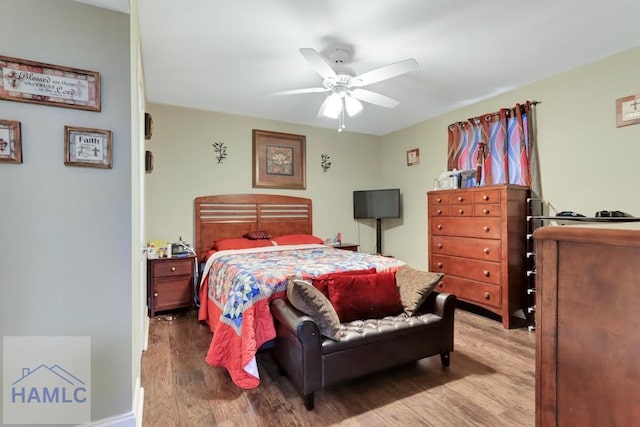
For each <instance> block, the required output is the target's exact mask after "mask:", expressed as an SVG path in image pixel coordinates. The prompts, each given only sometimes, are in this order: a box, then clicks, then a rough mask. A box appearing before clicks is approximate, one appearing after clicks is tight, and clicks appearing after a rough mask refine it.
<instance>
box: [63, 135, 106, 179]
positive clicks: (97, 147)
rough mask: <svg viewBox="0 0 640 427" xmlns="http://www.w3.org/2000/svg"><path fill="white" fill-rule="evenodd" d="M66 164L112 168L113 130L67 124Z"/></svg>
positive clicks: (65, 141) (65, 142)
mask: <svg viewBox="0 0 640 427" xmlns="http://www.w3.org/2000/svg"><path fill="white" fill-rule="evenodd" d="M64 164H65V165H67V166H89V167H94V168H104V169H111V131H110V130H101V129H90V128H79V127H72V126H65V127H64Z"/></svg>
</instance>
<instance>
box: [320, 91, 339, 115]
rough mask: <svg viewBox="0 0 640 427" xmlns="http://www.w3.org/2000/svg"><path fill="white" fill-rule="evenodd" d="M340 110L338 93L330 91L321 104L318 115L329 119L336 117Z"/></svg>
mask: <svg viewBox="0 0 640 427" xmlns="http://www.w3.org/2000/svg"><path fill="white" fill-rule="evenodd" d="M341 111H342V98H341V97H340V95H337V94H335V93H332V94H331V95H329V97H328V98H327V99H326V101H325V102H324V104H322V109H321V110H320V115H322V116H324V117H329V118H330V119H337V118H338V116H339V115H340V112H341Z"/></svg>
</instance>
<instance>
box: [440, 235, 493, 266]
mask: <svg viewBox="0 0 640 427" xmlns="http://www.w3.org/2000/svg"><path fill="white" fill-rule="evenodd" d="M500 247H501V242H500V240H491V239H473V238H467V237H450V236H435V235H434V236H433V237H432V238H431V248H430V251H431V253H432V254H434V255H453V256H459V257H465V258H474V259H481V260H486V261H498V262H499V261H500V260H501V253H500Z"/></svg>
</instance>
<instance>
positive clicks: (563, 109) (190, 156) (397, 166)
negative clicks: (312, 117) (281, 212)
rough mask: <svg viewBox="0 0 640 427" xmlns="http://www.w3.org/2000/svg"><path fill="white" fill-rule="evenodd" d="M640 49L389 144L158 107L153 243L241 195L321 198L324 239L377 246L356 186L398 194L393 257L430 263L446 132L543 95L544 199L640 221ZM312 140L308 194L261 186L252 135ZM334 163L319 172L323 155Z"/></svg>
mask: <svg viewBox="0 0 640 427" xmlns="http://www.w3.org/2000/svg"><path fill="white" fill-rule="evenodd" d="M639 70H640V48H637V49H634V50H631V51H627V52H625V53H622V54H619V55H616V56H613V57H611V58H608V59H605V60H603V61H600V62H597V63H594V64H591V65H588V66H585V67H582V68H579V69H576V70H573V71H570V72H567V73H564V74H561V75H558V76H556V77H553V78H550V79H546V80H543V81H541V82H538V83H535V84H531V85H528V86H525V87H523V88H519V89H517V90H514V91H512V92H509V93H506V94H504V95H500V96H497V97H494V98H491V99H488V100H485V101H482V102H479V103H477V104H474V105H471V106H468V107H465V108H462V109H459V110H457V111H454V112H451V113H449V114H446V115H443V116H440V117H437V118H434V119H431V120H427V121H425V122H422V123H419V124H417V125H415V126H411V127H409V128H406V129H403V130H400V131H398V132H394V133H391V134H388V135H386V136H383V137H375V136H370V135H360V134H352V133H348V132H345V133H342V134H339V133H337V132H336V131H334V130H330V129H319V128H313V127H305V126H297V125H292V124H287V123H280V122H273V121H266V120H259V119H253V118H248V117H240V116H233V115H227V114H219V113H210V112H204V111H197V110H189V109H185V108H179V107H170V106H165V105H157V104H156V105H154V104H151V105H150V106H149V111H150V112H151V114H152V115H153V118H154V123H155V129H154V135H153V138H152V140H151V141H150V142H148V144H147V145H148V148H150V149H151V150H152V151H153V153H154V155H155V159H156V161H155V166H156V167H155V170H154V171H153V173H152V174H150V175H148V179H147V189H148V196H147V199H148V205H147V207H148V211H147V218H148V222H147V229H148V236H149V238H166V239H169V240H174V239H177V238H178V236H180V235H182V237H183V238H185V239H187V240H189V241H193V219H192V216H193V198H194V197H196V196H199V195H206V194H219V193H239V192H274V193H282V194H291V195H300V196H303V197H311V198H312V199H313V202H314V232H315V234H317V235H319V236H320V237H323V238H327V237H330V236H332V235H333V234H335V233H336V232H337V231H341V232H342V233H343V236H344V240H345V241H350V242H355V243H360V244H361V248H360V249H361V250H364V251H366V252H373V251H374V249H375V230H374V228H372V227H373V226H374V224H373V223H372V222H371V223H368V224H367V223H365V222H355V221H354V220H353V219H352V202H351V197H352V191H353V190H356V189H364V188H390V187H399V188H401V190H402V197H403V218H402V219H399V220H384V221H383V230H384V231H383V247H384V251H385V252H387V253H391V254H393V255H395V256H396V257H398V258H400V259H402V260H404V261H406V262H408V263H409V264H411V265H413V266H416V267H420V268H426V266H427V243H426V241H427V238H426V230H427V228H426V227H427V224H426V199H425V197H426V192H427V191H429V190H430V189H432V188H433V179H434V178H435V177H436V176H438V175H439V174H440V173H441V172H442V171H444V170H445V168H446V160H447V159H446V155H447V154H446V153H447V126H448V125H449V124H450V123H453V122H455V121H459V120H464V119H466V118H468V117H472V116H475V115H478V114H482V113H485V112H492V111H496V110H498V109H499V108H501V107H509V106H513V105H514V104H515V103H516V102H522V101H525V100H537V101H541V102H542V103H541V104H540V105H539V106H538V122H537V123H538V144H539V149H540V164H541V176H542V189H543V196H544V198H545V200H546V201H547V202H549V203H551V204H552V205H553V206H554V207H555V208H556V209H558V210H575V211H578V212H581V213H584V214H586V215H593V214H594V213H595V212H596V211H597V210H602V209H607V210H622V211H626V212H629V213H631V214H634V215H637V216H640V198H638V197H637V196H635V194H637V192H638V191H637V188H635V185H636V184H635V182H636V181H638V178H640V172H639V169H638V168H637V166H635V164H636V163H637V159H638V158H639V157H640V125H636V126H627V127H623V128H616V126H615V100H616V99H617V98H620V97H623V96H627V95H631V94H634V93H638V92H640V88H639V86H638V71H639ZM253 128H257V129H266V130H272V131H279V132H289V133H296V134H303V135H306V136H307V168H308V171H307V190H306V191H294V190H289V191H285V190H281V191H276V190H271V191H269V190H255V189H253V188H252V187H251V129H253ZM216 141H222V142H224V143H225V144H226V145H227V146H228V147H229V148H228V152H229V157H228V158H227V159H226V160H225V161H224V163H223V164H220V165H218V164H216V160H215V158H214V153H213V150H212V147H211V144H212V143H213V142H216ZM412 148H419V149H420V165H418V166H412V167H407V166H406V151H407V150H409V149H412ZM324 152H326V153H329V155H331V160H332V163H333V165H332V167H331V169H330V170H329V172H327V173H326V174H323V173H322V171H321V169H320V154H321V153H324Z"/></svg>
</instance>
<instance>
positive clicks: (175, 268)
mask: <svg viewBox="0 0 640 427" xmlns="http://www.w3.org/2000/svg"><path fill="white" fill-rule="evenodd" d="M192 272H193V259H192V258H185V259H176V260H173V259H171V260H168V259H167V260H162V262H155V263H154V264H153V274H154V276H155V277H171V276H183V275H185V274H191V273H192Z"/></svg>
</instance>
